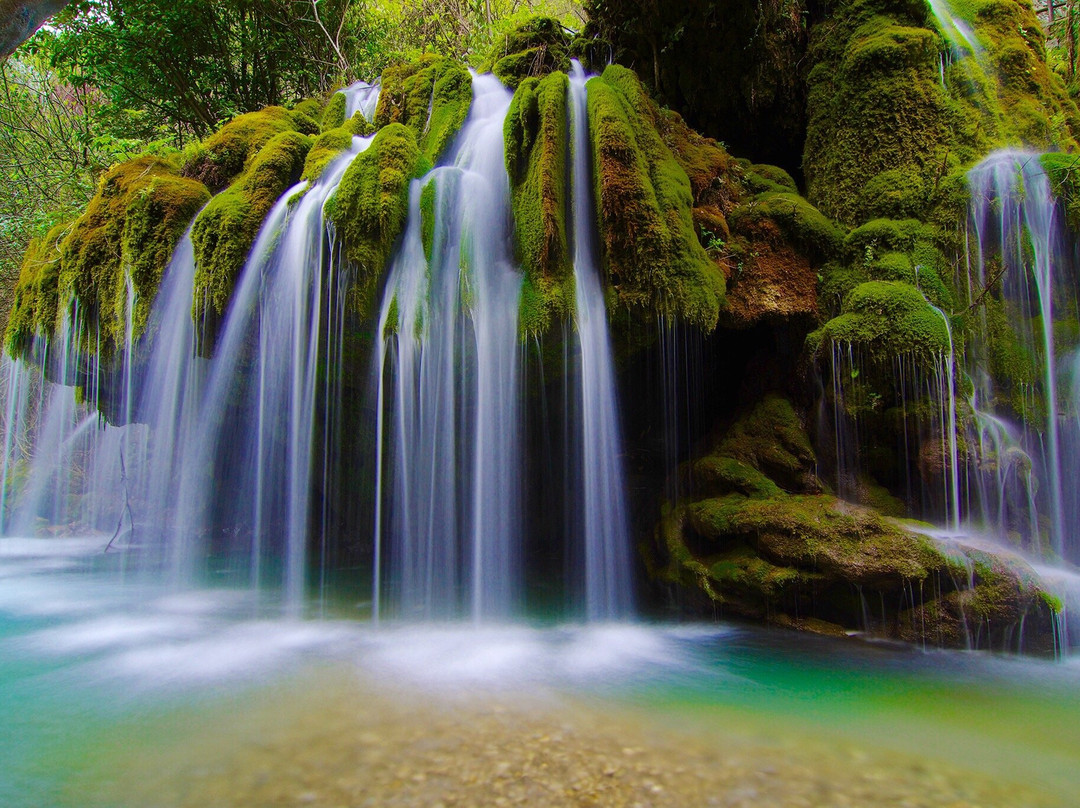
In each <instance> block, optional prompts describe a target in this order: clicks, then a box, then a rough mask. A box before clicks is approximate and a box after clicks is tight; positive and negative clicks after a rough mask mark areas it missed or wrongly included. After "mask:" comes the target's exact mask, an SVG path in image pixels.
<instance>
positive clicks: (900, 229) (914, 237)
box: [845, 219, 937, 260]
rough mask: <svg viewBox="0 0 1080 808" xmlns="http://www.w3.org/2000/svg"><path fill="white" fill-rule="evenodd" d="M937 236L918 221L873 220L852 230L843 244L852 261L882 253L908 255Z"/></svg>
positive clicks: (928, 227) (932, 229)
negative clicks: (855, 258) (845, 245)
mask: <svg viewBox="0 0 1080 808" xmlns="http://www.w3.org/2000/svg"><path fill="white" fill-rule="evenodd" d="M936 238H937V232H936V231H935V230H934V228H933V227H931V226H930V225H927V224H924V223H923V222H921V221H919V220H918V219H874V220H872V221H869V222H867V223H866V224H864V225H862V226H861V227H856V228H855V229H854V230H852V231H851V232H850V233H849V234H848V236H847V238H846V240H845V242H846V244H847V247H848V249H849V251H850V252H851V254H852V255H853V256H855V257H864V258H865V257H869V259H870V260H873V258H874V256H875V255H877V254H879V253H883V252H903V253H912V252H914V250H915V249H916V248H917V246H918V245H919V244H921V243H924V242H933V241H934V240H935V239H936Z"/></svg>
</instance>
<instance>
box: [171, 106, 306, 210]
mask: <svg viewBox="0 0 1080 808" xmlns="http://www.w3.org/2000/svg"><path fill="white" fill-rule="evenodd" d="M318 131H319V127H318V125H316V124H315V123H314V122H313V121H311V119H310V118H308V117H307V116H306V115H302V114H299V113H297V114H294V113H293V112H290V111H289V110H287V109H285V108H284V107H266V109H263V110H260V111H259V112H249V113H247V114H246V115H241V116H239V117H237V118H235V119H234V120H232V121H230V122H229V123H227V124H225V126H223V127H222V128H221V129H219V130H218V131H217V132H216V133H214V134H213V135H211V136H210V137H209V138H207V139H206V140H205V141H204V142H203V143H202V144H201V146H200V147H199V148H198V149H196V150H195V152H194V154H192V155H191V156H190V157H189V159H188V160H187V162H186V163H185V164H184V166H183V167H182V169H181V172H180V173H181V174H182V175H183V176H185V177H190V178H192V179H196V180H198V181H200V182H202V183H203V184H204V185H206V187H207V188H209V189H210V190H211V191H215V192H216V191H219V190H221V189H222V188H224V187H226V186H227V185H229V183H231V182H233V180H235V179H236V178H237V177H238V176H239V175H240V173H241V172H242V171H243V170H244V167H245V165H246V164H247V162H248V161H249V160H251V159H253V158H254V157H255V155H256V154H258V153H259V152H260V151H261V150H262V148H263V147H264V146H266V144H267V143H269V142H270V140H271V139H272V138H274V137H276V136H277V135H281V134H283V133H285V132H302V133H303V134H317V133H318Z"/></svg>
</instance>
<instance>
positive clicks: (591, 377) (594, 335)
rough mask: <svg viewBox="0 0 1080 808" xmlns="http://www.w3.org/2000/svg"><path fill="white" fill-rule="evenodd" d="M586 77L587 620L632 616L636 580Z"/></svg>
mask: <svg viewBox="0 0 1080 808" xmlns="http://www.w3.org/2000/svg"><path fill="white" fill-rule="evenodd" d="M585 81H586V79H585V71H584V70H583V69H582V67H581V65H580V64H579V63H578V62H577V61H574V63H573V69H572V72H571V75H570V105H569V106H570V128H571V132H572V147H571V154H572V156H573V173H572V182H573V207H572V213H573V222H574V230H573V238H574V281H575V287H574V289H575V303H576V308H575V312H576V315H577V317H576V319H577V330H578V340H579V342H580V344H581V412H582V419H581V423H582V430H581V432H582V434H581V449H582V454H581V462H582V473H581V480H582V485H583V488H584V490H583V492H582V494H583V497H582V500H581V502H580V507H581V509H582V513H583V515H584V524H585V602H586V615H587V616H588V618H589V619H590V620H599V619H606V620H610V619H613V618H620V617H626V616H627V615H629V614H630V613H631V610H632V596H633V580H632V576H631V566H630V557H629V552H630V533H629V529H628V527H627V514H626V478H625V474H624V473H623V467H622V463H623V461H622V457H621V447H622V435H621V429H620V425H619V408H618V403H617V401H616V388H615V372H614V365H613V362H612V356H611V340H610V338H609V336H608V327H607V306H606V303H605V300H604V291H603V289H602V287H601V285H600V267H599V262H598V261H597V255H598V252H597V249H596V244H595V240H594V232H595V225H594V221H595V217H594V216H593V205H592V196H591V191H592V184H591V182H590V181H589V176H590V170H589V167H590V166H589V164H590V160H589V138H588V129H587V120H588V118H587V114H586V89H585Z"/></svg>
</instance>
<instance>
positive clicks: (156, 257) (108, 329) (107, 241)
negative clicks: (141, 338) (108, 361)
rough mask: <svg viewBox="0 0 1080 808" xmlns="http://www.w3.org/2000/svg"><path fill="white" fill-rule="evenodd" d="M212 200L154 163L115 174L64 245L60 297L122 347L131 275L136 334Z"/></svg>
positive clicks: (142, 161) (140, 162)
mask: <svg viewBox="0 0 1080 808" xmlns="http://www.w3.org/2000/svg"><path fill="white" fill-rule="evenodd" d="M208 199H209V194H208V193H207V190H206V188H205V187H203V186H202V185H201V184H199V183H197V182H194V181H191V180H187V179H183V178H181V177H178V176H176V173H175V172H174V171H173V169H172V167H171V166H170V165H169V164H168V163H166V162H164V161H163V160H159V159H158V158H155V157H140V158H137V159H136V160H132V161H131V162H128V163H122V164H120V165H118V166H115V167H113V168H112V169H110V170H109V171H108V172H107V173H106V174H105V175H104V176H103V177H102V178H101V181H100V183H99V185H98V191H97V193H96V194H95V196H94V198H93V199H92V200H91V201H90V204H89V205H88V206H87V209H86V212H85V213H83V215H82V216H80V217H79V218H78V219H77V220H76V221H75V223H74V224H73V225H72V228H71V232H70V233H69V234H68V236H67V238H65V239H64V241H63V242H62V245H61V253H62V258H61V269H60V279H59V288H60V295H61V298H62V299H66V298H68V297H72V298H74V299H75V300H77V301H78V303H79V306H80V309H81V311H82V313H83V317H84V318H85V322H86V323H87V325H88V326H90V325H92V324H99V325H100V326H101V332H102V335H103V336H105V337H107V340H108V341H111V342H112V344H113V345H122V344H123V343H124V339H125V332H126V329H127V325H126V323H127V302H126V301H127V289H126V283H127V281H126V278H127V276H130V277H131V280H132V283H133V285H134V292H135V309H134V311H133V312H132V319H133V325H134V329H133V330H134V335H135V336H138V334H139V333H141V331H142V329H143V327H144V326H145V323H146V319H147V317H148V315H149V312H150V305H151V303H152V302H153V299H154V296H155V295H156V294H157V285H158V283H159V282H160V280H161V273H162V272H163V270H164V268H165V265H166V264H167V263H168V261H169V257H170V256H171V255H172V251H173V248H174V247H175V246H176V243H177V242H178V241H179V240H180V237H181V236H182V235H183V233H184V231H185V230H186V229H187V226H188V224H189V223H190V222H191V219H192V217H193V216H194V215H195V214H196V213H197V212H198V210H199V209H200V208H201V207H202V206H203V205H204V204H206V202H207V200H208Z"/></svg>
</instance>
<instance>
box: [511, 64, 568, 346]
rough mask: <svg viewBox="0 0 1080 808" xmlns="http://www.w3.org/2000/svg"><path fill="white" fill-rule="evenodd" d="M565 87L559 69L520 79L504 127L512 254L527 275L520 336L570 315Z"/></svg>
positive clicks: (564, 79)
mask: <svg viewBox="0 0 1080 808" xmlns="http://www.w3.org/2000/svg"><path fill="white" fill-rule="evenodd" d="M567 91H568V81H567V78H566V74H564V73H551V74H550V75H548V76H546V77H545V78H543V79H536V78H528V79H525V80H524V81H523V82H522V83H521V85H520V86H519V87H518V89H517V92H516V93H514V99H513V101H512V102H511V104H510V110H509V112H508V114H507V116H506V123H505V126H504V131H505V139H506V168H507V172H508V174H509V177H510V189H511V201H512V204H513V212H514V244H515V253H516V256H517V259H518V261H519V263H520V264H521V266H522V268H523V269H524V272H525V278H526V283H525V285H524V286H523V291H522V304H521V310H522V315H523V316H522V317H521V320H520V322H521V328H522V333H523V334H539V333H543V332H545V331H546V330H547V329H548V328H549V327H550V326H551V324H552V322H553V321H555V320H559V319H562V318H565V317H567V316H568V315H569V314H570V310H569V309H568V308H566V306H567V304H569V303H571V302H572V300H573V298H572V296H571V297H570V298H569V299H568V298H567V296H566V295H565V293H564V292H565V286H566V281H567V279H568V278H570V277H571V274H572V267H571V260H570V254H569V248H568V246H567V244H568V240H567V223H566V214H567V210H568V206H569V204H570V203H569V199H568V197H567V174H568V166H567V157H568V154H567V142H568V138H569V132H568V124H567Z"/></svg>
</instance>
